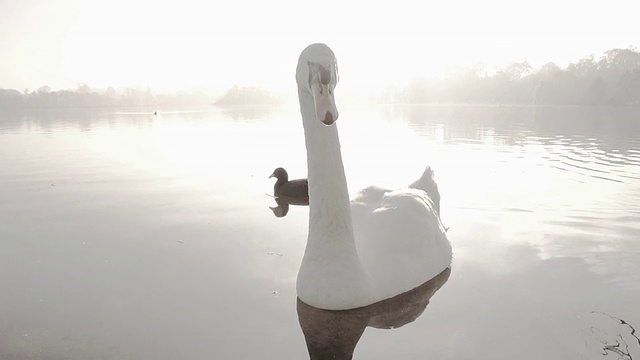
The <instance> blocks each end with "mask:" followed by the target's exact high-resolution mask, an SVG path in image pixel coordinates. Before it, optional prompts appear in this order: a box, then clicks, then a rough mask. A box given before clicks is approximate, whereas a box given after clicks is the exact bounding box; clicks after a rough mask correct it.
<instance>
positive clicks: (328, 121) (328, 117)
mask: <svg viewBox="0 0 640 360" xmlns="http://www.w3.org/2000/svg"><path fill="white" fill-rule="evenodd" d="M335 121H336V120H335V119H334V118H333V115H331V113H330V112H329V111H327V113H326V114H325V115H324V120H322V122H323V123H324V124H325V125H331V124H333V123H334V122H335Z"/></svg>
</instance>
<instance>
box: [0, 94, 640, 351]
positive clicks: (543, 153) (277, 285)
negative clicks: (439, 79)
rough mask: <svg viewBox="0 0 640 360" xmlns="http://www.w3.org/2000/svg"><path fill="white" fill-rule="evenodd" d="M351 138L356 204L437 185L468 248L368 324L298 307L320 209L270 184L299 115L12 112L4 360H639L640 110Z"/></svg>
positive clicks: (477, 116) (6, 179) (428, 109)
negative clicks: (432, 179)
mask: <svg viewBox="0 0 640 360" xmlns="http://www.w3.org/2000/svg"><path fill="white" fill-rule="evenodd" d="M154 111H157V115H154ZM337 126H338V127H339V131H340V140H341V145H342V153H343V158H344V164H345V171H346V176H347V180H348V185H349V189H350V191H351V192H352V193H355V192H356V191H357V190H359V189H360V188H362V187H364V186H366V185H370V184H377V185H383V186H389V187H400V186H406V185H408V184H409V183H411V182H412V181H413V180H415V179H416V178H417V177H418V176H420V174H421V173H422V171H423V169H424V167H425V165H427V164H430V165H431V166H432V167H433V168H434V169H435V173H436V180H437V181H438V185H439V189H440V194H441V196H442V200H441V211H442V221H443V223H444V225H446V226H447V227H449V230H448V232H447V235H448V237H449V239H450V241H451V243H452V246H453V252H454V260H453V264H452V267H451V270H450V273H449V272H447V273H445V274H442V275H441V277H439V278H438V279H437V281H436V282H434V283H430V284H425V287H424V288H422V289H419V290H417V292H415V293H413V294H410V295H409V296H407V297H405V298H402V299H396V300H395V302H394V303H389V304H385V305H384V306H378V307H373V308H369V309H365V310H364V311H361V312H358V313H323V312H320V313H318V312H315V311H314V309H308V308H304V305H300V304H299V303H298V302H297V299H296V291H295V281H296V276H297V271H298V268H299V266H300V262H301V259H302V255H303V252H304V248H305V242H306V236H307V226H308V214H309V212H308V207H306V206H296V205H291V206H290V208H289V210H288V212H287V213H286V216H282V217H276V216H274V212H272V210H270V208H269V207H275V206H276V202H275V200H274V198H273V197H272V196H271V194H272V192H273V179H268V176H269V174H271V173H272V172H273V170H274V169H275V168H276V167H279V166H282V167H284V168H286V169H287V171H288V172H289V176H290V177H291V178H303V177H306V173H307V168H306V154H305V145H304V137H303V130H302V123H301V119H300V112H299V109H298V108H297V107H296V106H295V105H294V106H288V105H283V106H278V107H266V106H265V107H255V106H254V107H250V106H235V107H198V108H179V109H165V108H149V109H141V108H135V109H134V110H131V109H124V108H123V109H114V108H108V109H92V108H84V109H73V108H71V109H23V110H21V111H15V112H4V113H1V114H0V264H2V265H1V266H0V288H1V289H2V293H1V295H0V359H294V358H296V359H304V358H308V357H309V351H316V350H317V351H321V350H318V346H320V347H322V345H323V344H325V345H326V344H329V345H326V346H325V348H323V349H324V350H322V351H327V350H326V349H327V348H329V349H332V346H333V348H335V346H338V345H336V344H333V343H330V341H332V340H334V339H336V338H340V337H341V336H343V335H344V336H346V335H345V334H348V333H349V331H351V330H353V334H355V335H354V336H353V341H352V343H350V344H347V345H344V344H343V345H344V346H345V347H349V346H355V353H354V359H576V358H578V359H584V358H586V359H602V358H607V359H609V358H611V359H631V358H633V357H634V356H635V357H640V340H638V334H637V332H636V333H634V329H637V328H639V327H640V311H638V298H639V297H640V274H639V272H638V269H640V221H639V220H640V207H639V206H638V204H640V186H639V184H640V110H639V109H638V108H637V107H631V106H629V107H626V106H622V107H598V106H538V107H535V106H511V105H508V106H454V105H450V106H449V105H406V106H401V105H384V106H382V105H381V106H373V105H371V106H351V107H349V106H345V107H341V108H340V119H339V120H338V122H337ZM427 304H428V305H427ZM318 324H325V325H326V324H335V325H336V328H335V329H334V328H331V326H325V327H319V326H318ZM390 327H394V329H388V328H390ZM303 331H304V333H303ZM360 334H361V337H360ZM308 342H309V344H313V346H310V347H309V349H308V348H307V346H308ZM326 342H329V343H326ZM356 343H357V345H356ZM318 344H319V345H318ZM314 346H315V347H314ZM314 349H315V350H314Z"/></svg>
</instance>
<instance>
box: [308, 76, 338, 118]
mask: <svg viewBox="0 0 640 360" xmlns="http://www.w3.org/2000/svg"><path fill="white" fill-rule="evenodd" d="M334 77H335V74H332V72H331V71H329V70H327V69H326V68H324V67H322V66H320V69H319V71H318V82H317V83H315V84H313V86H312V93H313V100H314V102H315V105H316V115H317V116H318V120H320V121H322V123H323V124H325V125H332V124H333V123H334V122H336V120H338V108H337V107H336V100H335V98H334V96H333V90H334V88H335V81H333V80H332V79H333V78H334Z"/></svg>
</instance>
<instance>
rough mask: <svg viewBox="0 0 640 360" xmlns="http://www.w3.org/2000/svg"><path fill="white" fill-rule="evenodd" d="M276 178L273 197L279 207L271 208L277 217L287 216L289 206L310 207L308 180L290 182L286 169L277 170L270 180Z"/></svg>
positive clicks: (270, 176)
mask: <svg viewBox="0 0 640 360" xmlns="http://www.w3.org/2000/svg"><path fill="white" fill-rule="evenodd" d="M273 177H274V178H276V183H275V184H274V185H273V195H274V197H275V200H276V203H277V204H278V206H276V207H269V209H271V211H273V214H274V215H275V216H276V217H283V216H286V215H287V213H288V212H289V205H309V183H308V182H307V179H295V180H289V174H288V173H287V171H286V170H285V169H284V168H281V167H279V168H276V169H275V170H273V173H272V174H271V175H269V178H273Z"/></svg>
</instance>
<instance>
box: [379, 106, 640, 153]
mask: <svg viewBox="0 0 640 360" xmlns="http://www.w3.org/2000/svg"><path fill="white" fill-rule="evenodd" d="M380 111H381V113H382V117H383V118H386V119H388V120H389V121H394V120H395V121H403V122H404V121H406V122H408V123H409V124H410V126H411V127H412V128H413V129H415V130H416V131H418V132H420V133H421V134H422V135H423V136H426V137H428V138H429V140H430V141H433V142H440V143H459V142H460V141H462V140H464V141H477V142H482V143H490V144H494V145H514V144H518V143H521V142H522V141H524V140H525V139H526V138H527V137H529V136H539V137H544V138H553V137H556V136H563V137H567V138H592V139H597V141H598V142H599V144H601V145H603V146H605V147H607V146H608V147H611V148H618V149H620V150H621V151H624V150H625V149H624V145H623V144H636V146H637V144H638V140H637V139H638V138H640V114H638V110H637V108H636V107H627V106H622V107H618V106H513V105H508V106H497V105H496V106H486V105H477V106H475V105H425V104H422V105H393V106H382V107H380ZM621 139H628V140H631V141H620V140H621ZM629 146H630V145H629Z"/></svg>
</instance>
